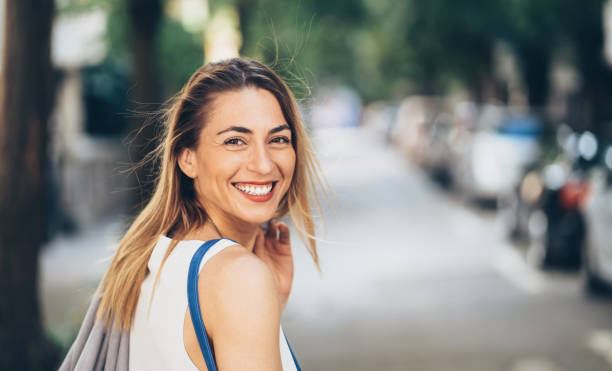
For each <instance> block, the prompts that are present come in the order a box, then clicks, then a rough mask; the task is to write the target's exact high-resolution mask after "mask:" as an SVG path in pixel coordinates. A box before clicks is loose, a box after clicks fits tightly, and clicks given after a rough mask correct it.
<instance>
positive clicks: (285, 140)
mask: <svg viewBox="0 0 612 371" xmlns="http://www.w3.org/2000/svg"><path fill="white" fill-rule="evenodd" d="M271 142H272V143H282V144H287V143H291V139H289V138H287V137H276V138H272V141H271Z"/></svg>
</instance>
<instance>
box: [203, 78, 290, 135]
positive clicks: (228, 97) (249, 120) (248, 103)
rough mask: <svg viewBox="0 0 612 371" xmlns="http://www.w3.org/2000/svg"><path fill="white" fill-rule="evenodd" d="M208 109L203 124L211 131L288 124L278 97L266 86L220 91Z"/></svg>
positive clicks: (262, 127)
mask: <svg viewBox="0 0 612 371" xmlns="http://www.w3.org/2000/svg"><path fill="white" fill-rule="evenodd" d="M211 108H212V109H211V111H210V112H209V115H208V116H209V117H208V118H207V123H206V127H207V128H208V129H210V130H207V131H208V132H209V133H213V134H216V133H217V132H219V131H220V130H223V129H226V128H229V127H231V126H240V127H247V128H249V129H251V131H253V132H255V131H259V130H266V131H267V130H269V129H271V128H273V127H276V126H278V125H281V124H287V121H286V120H285V117H284V115H283V111H282V109H281V107H280V104H279V103H278V100H277V99H276V97H275V96H274V95H273V94H272V93H270V92H269V91H268V90H265V89H259V88H251V87H249V88H244V89H240V90H234V91H228V92H223V93H220V94H218V95H217V96H216V97H215V98H214V99H213V101H212V102H211Z"/></svg>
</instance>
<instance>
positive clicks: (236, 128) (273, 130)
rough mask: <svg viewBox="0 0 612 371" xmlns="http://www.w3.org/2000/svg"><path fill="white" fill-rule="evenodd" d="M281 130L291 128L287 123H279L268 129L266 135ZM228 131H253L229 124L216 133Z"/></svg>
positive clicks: (246, 132) (248, 132)
mask: <svg viewBox="0 0 612 371" xmlns="http://www.w3.org/2000/svg"><path fill="white" fill-rule="evenodd" d="M283 130H291V128H290V127H289V125H287V124H283V125H279V126H277V127H275V128H273V129H270V131H269V132H268V135H270V134H274V133H278V132H279V131H283ZM228 131H237V132H239V133H245V134H253V131H251V129H249V128H245V127H244V126H230V127H228V128H227V129H223V130H221V131H220V132H218V133H217V135H219V134H223V133H226V132H228Z"/></svg>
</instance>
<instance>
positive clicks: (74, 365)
mask: <svg viewBox="0 0 612 371" xmlns="http://www.w3.org/2000/svg"><path fill="white" fill-rule="evenodd" d="M99 304H100V296H99V295H96V296H95V297H94V298H93V299H92V301H91V303H90V304H89V308H88V309H87V314H86V315H85V319H84V320H83V323H82V324H81V328H80V329H79V334H78V335H77V337H76V339H75V340H74V343H72V346H71V347H70V350H68V353H67V354H66V358H64V361H63V362H62V365H61V366H60V368H59V371H94V370H95V371H102V370H105V371H112V370H116V371H128V367H129V353H130V333H129V331H120V330H118V329H116V328H115V327H114V326H111V330H110V331H107V330H106V329H105V326H104V321H103V320H101V319H96V312H97V310H98V305H99Z"/></svg>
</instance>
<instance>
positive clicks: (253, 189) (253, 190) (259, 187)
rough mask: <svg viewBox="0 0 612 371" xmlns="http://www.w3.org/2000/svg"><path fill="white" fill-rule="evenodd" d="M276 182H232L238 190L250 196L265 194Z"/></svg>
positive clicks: (270, 190)
mask: <svg viewBox="0 0 612 371" xmlns="http://www.w3.org/2000/svg"><path fill="white" fill-rule="evenodd" d="M276 183H278V181H272V182H269V183H265V184H253V183H242V182H238V183H232V185H233V186H234V188H236V189H237V190H239V191H240V192H243V193H246V194H248V195H252V196H265V195H267V194H269V193H270V192H272V189H273V188H274V186H275V185H276Z"/></svg>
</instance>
